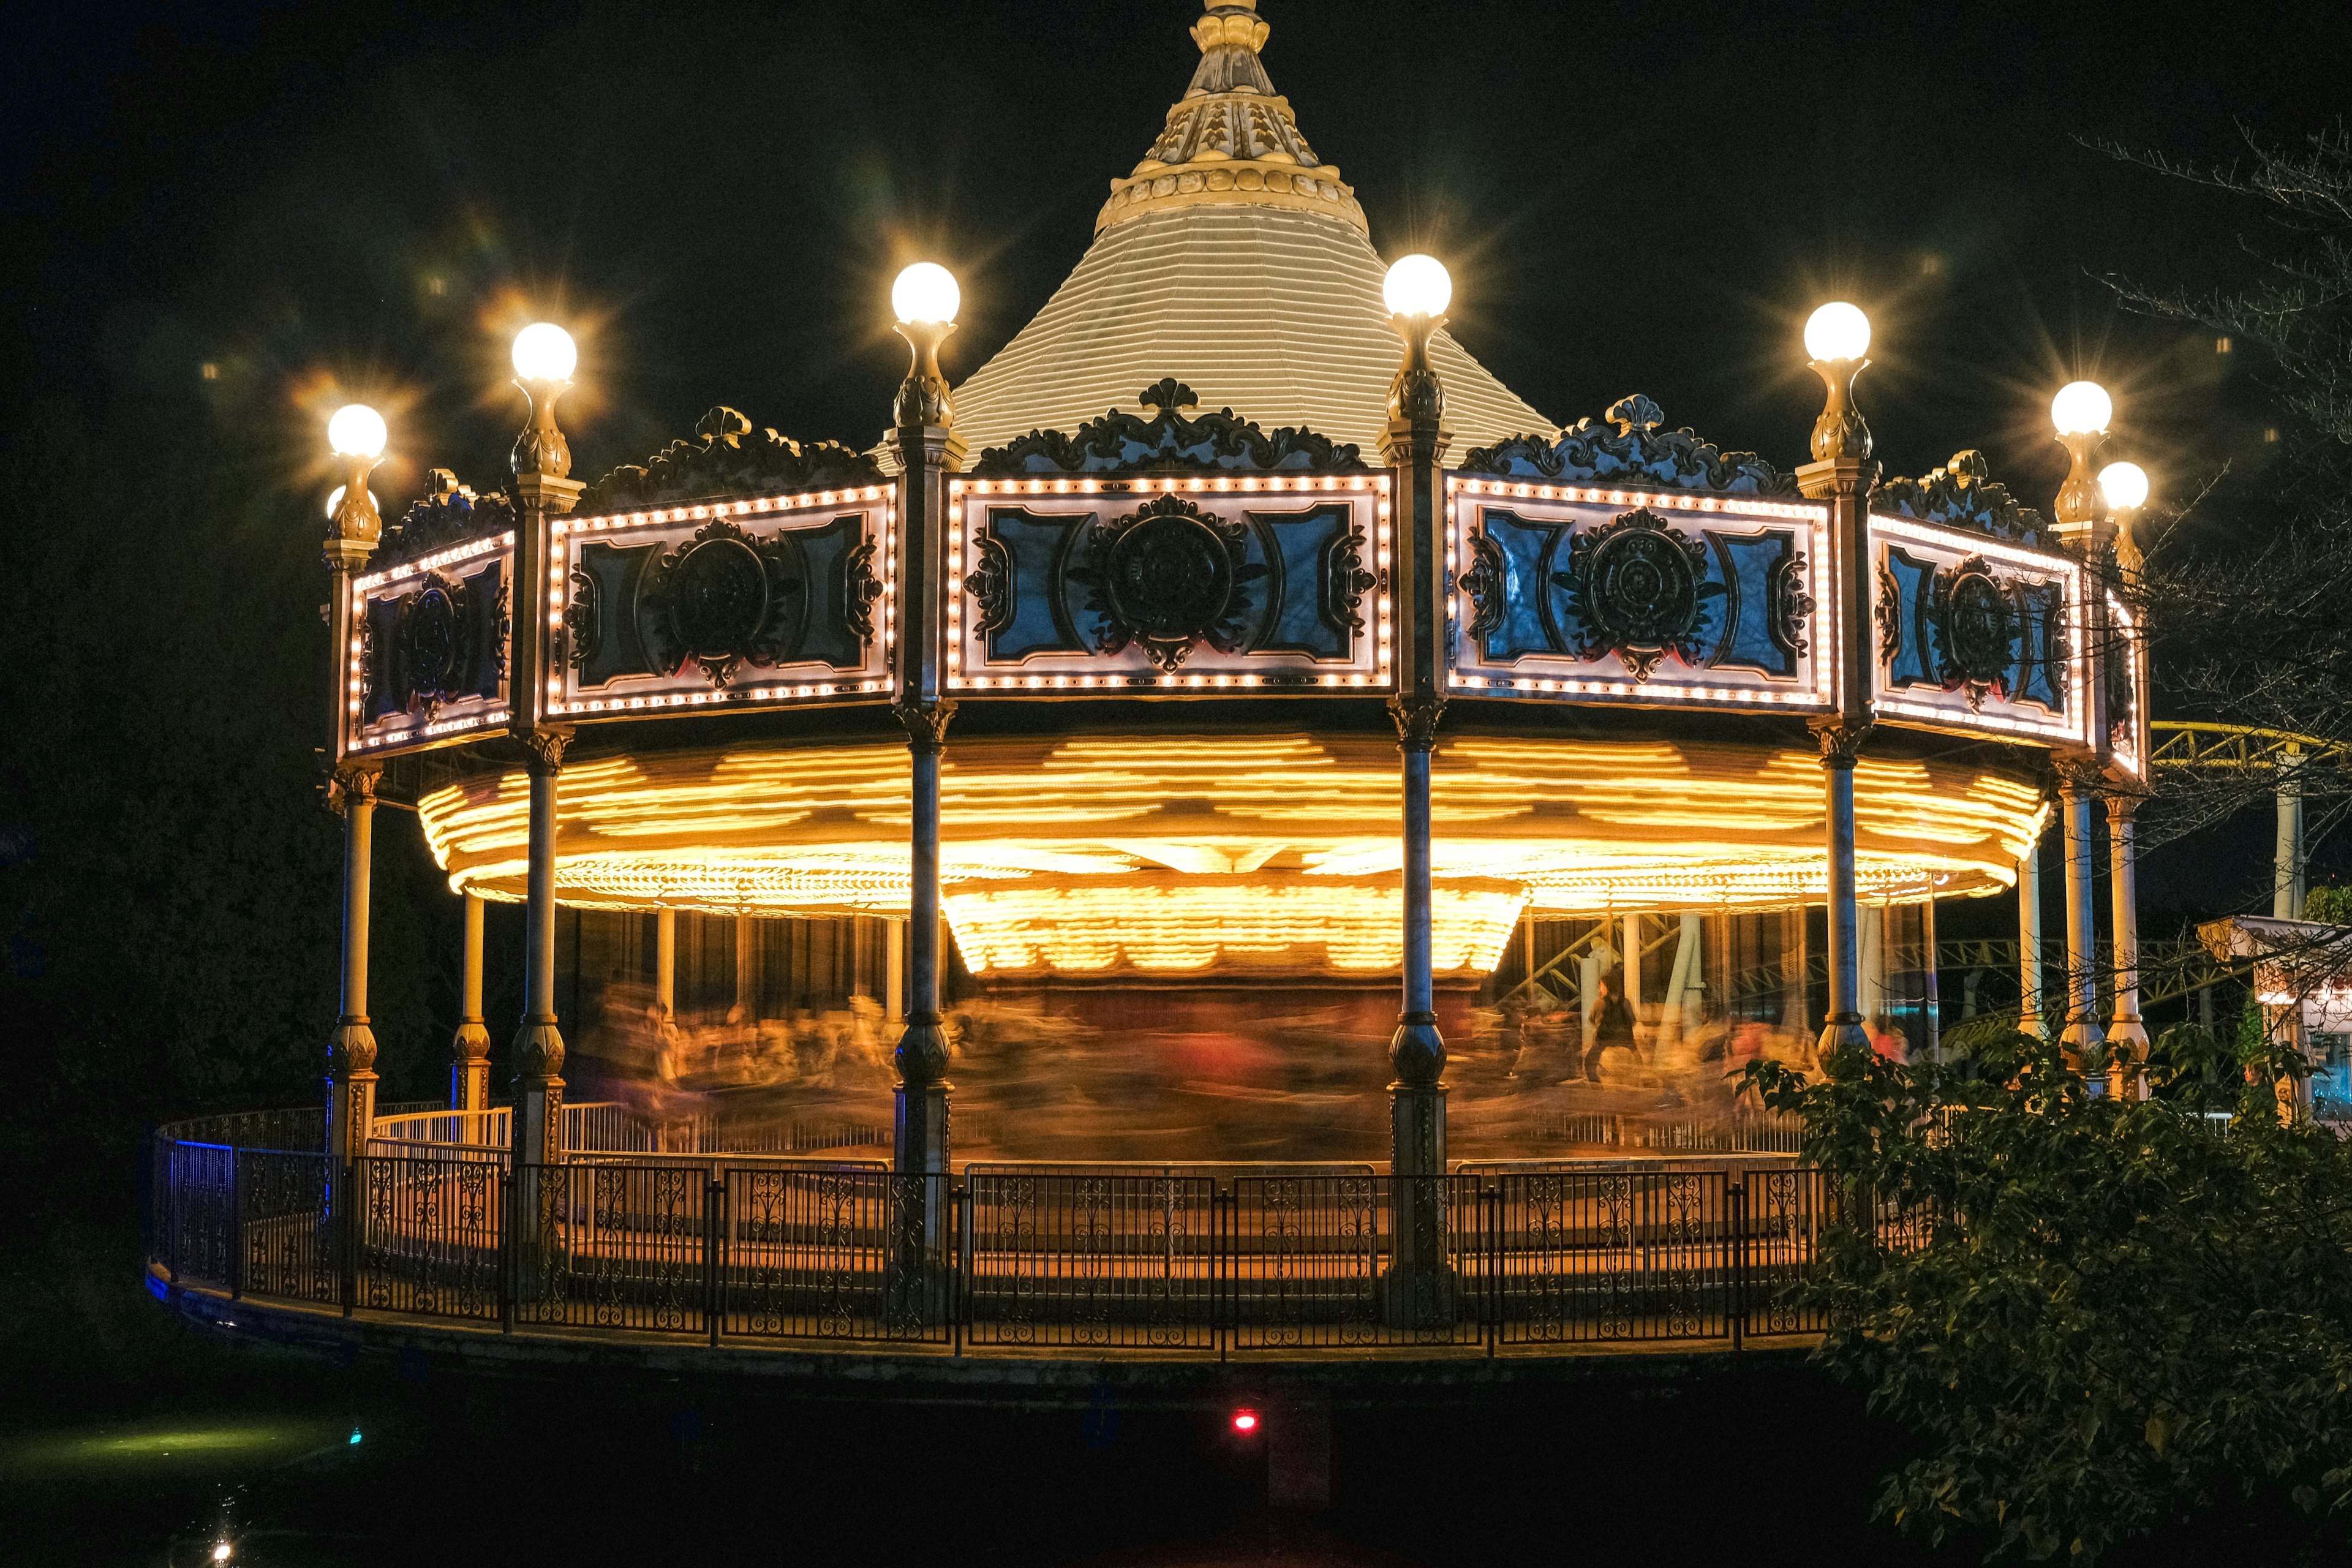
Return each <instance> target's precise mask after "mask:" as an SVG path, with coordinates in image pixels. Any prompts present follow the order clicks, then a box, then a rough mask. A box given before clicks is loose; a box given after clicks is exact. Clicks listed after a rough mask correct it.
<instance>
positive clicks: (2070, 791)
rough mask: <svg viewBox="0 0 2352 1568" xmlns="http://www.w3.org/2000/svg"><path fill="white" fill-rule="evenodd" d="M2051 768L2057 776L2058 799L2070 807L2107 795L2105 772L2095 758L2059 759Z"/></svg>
mask: <svg viewBox="0 0 2352 1568" xmlns="http://www.w3.org/2000/svg"><path fill="white" fill-rule="evenodd" d="M2052 768H2053V771H2054V772H2055V773H2057V775H2058V798H2059V799H2060V800H2062V801H2064V802H2066V803H2067V804H2068V805H2073V804H2074V802H2075V801H2077V800H2079V799H2083V798H2084V797H2095V796H2097V795H2105V794H2106V793H2107V784H2108V780H2107V774H2106V770H2105V769H2104V768H2102V767H2100V766H2099V763H2098V760H2097V759H2096V758H2095V757H2087V756H2083V757H2059V758H2057V759H2055V760H2054V761H2053V763H2052Z"/></svg>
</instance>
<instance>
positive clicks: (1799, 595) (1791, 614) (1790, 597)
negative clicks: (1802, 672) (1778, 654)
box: [1765, 554, 1815, 658]
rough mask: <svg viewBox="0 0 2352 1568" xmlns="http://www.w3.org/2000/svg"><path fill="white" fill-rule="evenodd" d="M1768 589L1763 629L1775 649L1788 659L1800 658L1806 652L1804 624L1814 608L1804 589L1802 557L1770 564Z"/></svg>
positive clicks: (1807, 591) (1808, 591)
mask: <svg viewBox="0 0 2352 1568" xmlns="http://www.w3.org/2000/svg"><path fill="white" fill-rule="evenodd" d="M1770 590H1771V596H1770V605H1769V609H1768V611H1767V619H1766V622H1765V629H1766V630H1767V631H1768V632H1769V634H1770V635H1771V638H1772V641H1773V643H1774V644H1775V646H1777V647H1780V648H1781V649H1782V650H1783V651H1785V652H1786V653H1787V654H1788V655H1789V656H1790V658H1804V657H1805V651H1806V642H1805V623H1806V622H1807V621H1809V620H1811V618H1812V614H1813V610H1814V608H1815V605H1814V604H1813V595H1812V593H1811V590H1809V589H1808V588H1807V587H1806V586H1805V558H1804V556H1803V555H1801V554H1792V555H1787V556H1784V557H1782V558H1781V559H1780V561H1779V562H1778V563H1775V564H1774V566H1773V568H1772V576H1771V583H1770Z"/></svg>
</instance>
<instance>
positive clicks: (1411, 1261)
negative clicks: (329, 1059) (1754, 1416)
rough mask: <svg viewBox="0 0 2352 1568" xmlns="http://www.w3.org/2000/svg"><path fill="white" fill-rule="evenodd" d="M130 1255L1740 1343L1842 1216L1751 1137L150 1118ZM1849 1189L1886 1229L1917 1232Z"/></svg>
mask: <svg viewBox="0 0 2352 1568" xmlns="http://www.w3.org/2000/svg"><path fill="white" fill-rule="evenodd" d="M156 1170H157V1189H158V1190H157V1203H156V1206H155V1209H154V1226H155V1228H154V1232H153V1235H152V1238H151V1244H150V1248H149V1258H150V1259H151V1261H152V1264H153V1265H154V1266H155V1267H156V1268H158V1269H159V1270H160V1271H161V1272H163V1274H165V1275H167V1276H168V1277H169V1278H171V1279H174V1280H176V1281H178V1282H180V1283H182V1284H184V1285H188V1286H193V1287H197V1288H201V1289H211V1290H216V1291H220V1292H223V1293H225V1294H226V1295H229V1296H232V1297H236V1296H244V1297H257V1298H263V1299H267V1300H277V1301H284V1302H288V1303H293V1304H299V1305H304V1306H309V1307H313V1308H325V1309H329V1310H341V1311H342V1312H344V1313H345V1314H351V1313H353V1312H362V1311H364V1312H368V1313H371V1314H377V1313H381V1314H384V1315H387V1316H390V1317H394V1318H411V1319H418V1320H443V1321H452V1320H454V1321H471V1322H476V1323H481V1324H485V1325H493V1324H494V1325H497V1326H499V1327H501V1328H504V1329H507V1330H509V1331H512V1330H529V1331H601V1332H606V1333H618V1334H625V1335H637V1336H658V1337H663V1338H671V1337H675V1338H678V1339H686V1340H695V1341H701V1342H708V1343H712V1344H716V1343H719V1342H721V1341H730V1342H744V1343H758V1342H803V1343H811V1342H832V1343H836V1344H844V1345H855V1344H868V1345H886V1346H899V1347H906V1348H913V1349H919V1350H926V1351H934V1352H945V1353H953V1354H965V1353H972V1354H991V1353H999V1354H1001V1353H1008V1352H1045V1353H1053V1352H1064V1353H1071V1352H1076V1353H1085V1354H1095V1353H1133V1354H1139V1355H1146V1356H1161V1357H1175V1358H1180V1359H1181V1358H1191V1359H1207V1358H1212V1357H1213V1358H1216V1359H1220V1360H1223V1359H1240V1360H1247V1359H1250V1358H1253V1357H1269V1356H1270V1357H1282V1356H1297V1355H1301V1354H1307V1355H1328V1354H1342V1355H1344V1354H1352V1353H1356V1352H1398V1351H1410V1352H1415V1353H1425V1354H1478V1353H1485V1354H1490V1355H1491V1354H1496V1353H1504V1352H1509V1353H1537V1354H1540V1353H1559V1352H1566V1351H1569V1350H1572V1349H1575V1348H1579V1347H1590V1346H1595V1345H1602V1346H1605V1345H1610V1344H1629V1345H1630V1344H1642V1343H1653V1342H1654V1343H1683V1344H1689V1345H1694V1346H1699V1347H1705V1346H1710V1345H1712V1346H1716V1347H1719V1348H1726V1349H1736V1348H1738V1346H1739V1345H1740V1344H1741V1343H1742V1342H1744V1341H1745V1339H1746V1338H1747V1337H1748V1336H1750V1335H1754V1334H1789V1333H1806V1332H1815V1331H1819V1330H1820V1329H1821V1328H1822V1326H1823V1325H1822V1323H1821V1322H1820V1321H1819V1320H1818V1319H1817V1318H1815V1317H1813V1316H1811V1315H1810V1314H1809V1313H1808V1312H1807V1311H1806V1310H1802V1309H1801V1308H1798V1307H1795V1306H1792V1305H1790V1295H1789V1291H1788V1287H1790V1286H1791V1285H1793V1284H1796V1283H1797V1282H1799V1281H1801V1279H1804V1278H1805V1277H1806V1276H1807V1275H1808V1273H1809V1272H1810V1271H1811V1270H1812V1269H1813V1268H1816V1267H1817V1266H1818V1263H1819V1260H1820V1258H1821V1238H1822V1234H1823V1231H1824V1229H1825V1227H1826V1226H1828V1225H1829V1224H1830V1223H1831V1222H1832V1220H1833V1219H1834V1218H1835V1217H1836V1215H1837V1213H1838V1207H1837V1205H1836V1203H1835V1201H1834V1196H1835V1194H1833V1193H1832V1188H1831V1184H1829V1183H1828V1182H1827V1180H1826V1179H1825V1178H1824V1177H1823V1176H1822V1174H1821V1173H1818V1172H1814V1171H1811V1170H1806V1169H1801V1168H1796V1167H1791V1166H1788V1165H1785V1164H1780V1163H1772V1162H1761V1161H1752V1160H1751V1161H1743V1160H1739V1159H1738V1158H1731V1159H1723V1160H1716V1161H1706V1160H1659V1161H1642V1162H1632V1163H1622V1162H1621V1163H1609V1162H1587V1163H1554V1164H1549V1165H1546V1164H1540V1163H1500V1164H1493V1165H1480V1166H1465V1168H1464V1169H1463V1170H1462V1171H1460V1172H1458V1173H1454V1174H1451V1175H1445V1176H1429V1177H1395V1176H1389V1175H1381V1174H1376V1173H1372V1172H1371V1171H1370V1169H1368V1168H1365V1167H1360V1166H1345V1165H1341V1166H1325V1167H1308V1166H1266V1165H1259V1166H1228V1167H1218V1166H1135V1167H1116V1166H1101V1167H1092V1168H1085V1167H1081V1168H1072V1167H1066V1166H1059V1165H1054V1166H1036V1167H1024V1166H975V1167H972V1168H971V1169H970V1170H968V1171H966V1172H965V1173H963V1174H962V1175H961V1176H960V1177H959V1176H944V1175H931V1176H920V1175H919V1176H902V1175H898V1174H896V1173H892V1172H889V1171H887V1170H883V1169H880V1168H875V1167H866V1166H860V1165H857V1164H854V1163H825V1162H819V1161H798V1162H791V1161H785V1160H782V1159H780V1158H777V1157H773V1156H769V1157H765V1158H753V1159H747V1160H742V1161H731V1160H726V1159H716V1160H714V1159H710V1158H707V1157H692V1156H689V1157H687V1158H684V1159H676V1160H672V1159H664V1158H660V1157H651V1158H643V1159H623V1158H617V1157H612V1156H602V1157H597V1158H594V1159H592V1160H585V1161H573V1162H567V1163H562V1164H555V1165H525V1166H522V1167H521V1168H520V1170H519V1171H518V1170H516V1169H513V1168H510V1167H509V1166H508V1165H507V1164H506V1163H503V1162H500V1161H495V1160H480V1159H474V1160H468V1159H459V1158H451V1157H449V1156H448V1155H447V1154H446V1152H433V1153H429V1154H426V1155H424V1156H417V1155H414V1154H409V1153H379V1154H370V1155H368V1156H366V1157H363V1158H362V1159H359V1160H355V1161H352V1162H351V1163H349V1164H347V1165H344V1166H341V1167H340V1168H338V1167H336V1166H335V1165H334V1164H332V1163H331V1161H330V1160H329V1159H328V1157H327V1156H325V1155H323V1154H318V1153H311V1152H292V1151H283V1150H270V1149H258V1148H244V1147H239V1146H237V1145H236V1144H231V1143H221V1142H210V1141H203V1140H192V1139H181V1138H166V1139H162V1140H160V1141H159V1143H158V1147H157V1151H156ZM1853 1212H1869V1215H1870V1217H1869V1221H1868V1224H1869V1226H1870V1227H1871V1229H1872V1231H1873V1232H1874V1234H1876V1235H1878V1236H1879V1237H1880V1238H1881V1240H1882V1242H1883V1243H1884V1244H1885V1245H1889V1246H1904V1247H1910V1246H1917V1245H1920V1244H1921V1243H1922V1242H1924V1241H1925V1240H1926V1239H1927V1236H1928V1234H1929V1230H1928V1227H1927V1226H1925V1225H1923V1224H1922V1223H1921V1222H1920V1220H1919V1218H1918V1216H1916V1215H1896V1214H1893V1213H1891V1212H1890V1213H1879V1212H1875V1211H1853Z"/></svg>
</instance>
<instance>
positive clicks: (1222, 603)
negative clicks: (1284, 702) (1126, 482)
mask: <svg viewBox="0 0 2352 1568" xmlns="http://www.w3.org/2000/svg"><path fill="white" fill-rule="evenodd" d="M1086 543H1087V564H1086V565H1084V566H1081V567H1076V568H1073V569H1072V571H1071V573H1070V575H1071V576H1072V577H1073V578H1075V579H1076V580H1077V581H1079V582H1082V583H1085V584H1087V585H1088V586H1089V588H1090V589H1091V590H1092V592H1091V594H1090V595H1089V598H1088V602H1087V608H1089V609H1091V610H1092V611H1094V612H1095V613H1096V615H1097V616H1099V617H1100V619H1099V621H1098V623H1097V628H1096V637H1097V640H1098V642H1099V644H1100V647H1101V651H1102V652H1104V653H1106V654H1117V653H1120V652H1122V651H1124V650H1125V649H1126V648H1127V647H1129V646H1130V645H1137V646H1140V647H1142V649H1143V651H1144V653H1145V654H1146V655H1147V656H1148V657H1149V658H1150V660H1151V662H1152V663H1153V664H1154V665H1156V666H1158V667H1159V668H1161V669H1163V670H1172V669H1174V668H1176V667H1177V666H1179V665H1181V664H1182V663H1183V662H1184V659H1185V658H1186V656H1187V655H1189V654H1190V653H1191V652H1192V649H1193V648H1194V647H1198V646H1199V645H1200V644H1202V643H1207V644H1208V645H1209V646H1210V647H1213V648H1215V649H1216V650H1217V651H1218V652H1219V653H1238V652H1241V651H1242V650H1243V645H1244V628H1243V611H1244V605H1243V596H1242V593H1241V589H1242V587H1243V586H1244V584H1248V583H1250V582H1253V581H1255V580H1256V579H1257V578H1260V577H1263V576H1265V568H1264V567H1263V566H1255V565H1250V564H1248V563H1247V562H1246V559H1245V558H1246V555H1247V550H1248V530H1247V528H1246V527H1245V526H1244V524H1242V523H1240V522H1237V521H1233V520H1231V519H1228V518H1223V517H1219V516H1217V515H1216V514H1214V513H1213V512H1204V511H1202V510H1201V509H1200V508H1199V507H1197V506H1195V505H1193V504H1192V502H1191V501H1189V500H1185V499H1184V498H1183V497H1181V496H1177V495H1163V496H1160V497H1159V498H1157V499H1156V500H1149V501H1146V502H1145V503H1144V504H1143V506H1142V507H1141V508H1140V509H1139V510H1135V511H1132V512H1129V514H1128V515H1127V516H1125V517H1120V518H1113V519H1111V520H1109V521H1100V522H1097V523H1096V524H1094V526H1093V527H1091V528H1090V529H1088V530H1087V536H1086Z"/></svg>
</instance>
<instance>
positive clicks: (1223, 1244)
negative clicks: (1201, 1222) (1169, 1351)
mask: <svg viewBox="0 0 2352 1568" xmlns="http://www.w3.org/2000/svg"><path fill="white" fill-rule="evenodd" d="M1214 1180H1215V1178H1214V1177H1212V1178H1211V1181H1212V1182H1214ZM1240 1228H1241V1222H1240V1205H1239V1203H1238V1202H1237V1201H1236V1200H1235V1198H1234V1189H1233V1188H1231V1187H1226V1188H1224V1189H1223V1190H1220V1189H1218V1188H1217V1187H1215V1186H1214V1185H1212V1186H1211V1187H1210V1189H1209V1339H1210V1341H1211V1342H1213V1344H1215V1346H1216V1347H1217V1360H1218V1362H1219V1363H1223V1361H1224V1360H1225V1357H1226V1353H1227V1352H1228V1351H1229V1350H1230V1349H1231V1347H1232V1344H1233V1338H1234V1323H1233V1322H1232V1321H1228V1318H1229V1314H1228V1313H1227V1312H1226V1311H1225V1310H1224V1309H1225V1307H1226V1306H1227V1305H1228V1303H1230V1305H1231V1307H1232V1309H1233V1310H1232V1312H1231V1314H1230V1317H1231V1318H1233V1319H1238V1318H1239V1317H1240V1315H1241V1294H1240V1291H1239V1289H1238V1288H1236V1287H1235V1286H1234V1279H1233V1275H1234V1253H1235V1252H1236V1251H1237V1250H1238V1247H1236V1245H1235V1243H1236V1239H1237V1236H1238V1233H1239V1231H1240Z"/></svg>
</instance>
